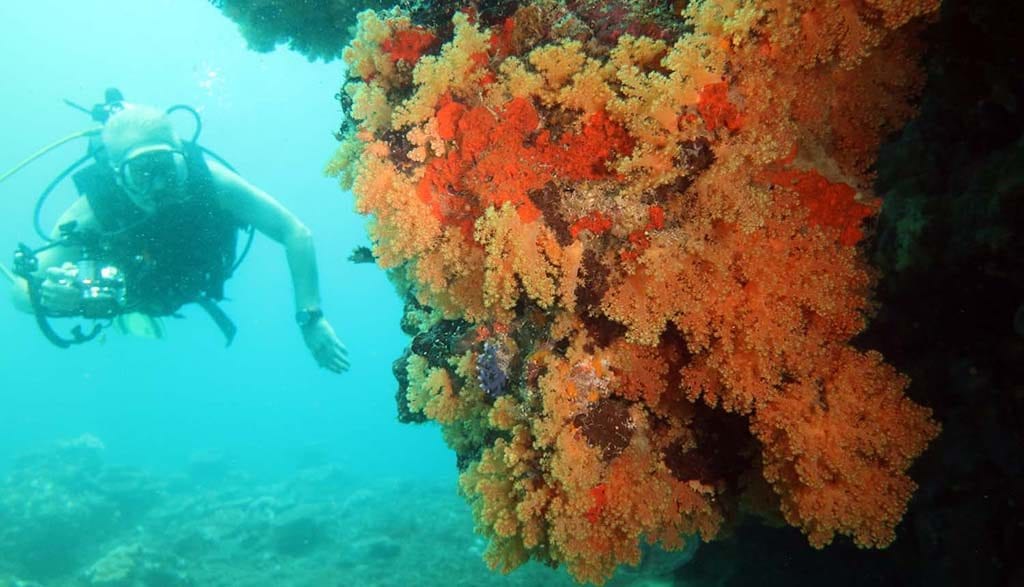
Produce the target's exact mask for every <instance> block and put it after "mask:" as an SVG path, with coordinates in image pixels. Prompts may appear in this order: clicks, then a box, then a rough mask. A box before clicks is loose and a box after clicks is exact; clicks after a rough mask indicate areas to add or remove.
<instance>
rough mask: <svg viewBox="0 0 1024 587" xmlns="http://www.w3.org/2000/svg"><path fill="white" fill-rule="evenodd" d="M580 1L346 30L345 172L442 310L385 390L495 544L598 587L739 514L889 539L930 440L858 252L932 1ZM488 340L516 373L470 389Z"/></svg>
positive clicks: (401, 265)
mask: <svg viewBox="0 0 1024 587" xmlns="http://www.w3.org/2000/svg"><path fill="white" fill-rule="evenodd" d="M591 4H593V3H589V2H584V3H565V2H560V1H558V0H544V1H543V2H540V1H537V2H529V1H528V2H519V3H509V6H512V5H515V6H517V8H515V9H514V10H515V11H514V12H509V13H508V14H504V13H502V14H489V15H488V18H487V19H486V20H487V21H488V22H495V23H498V24H496V25H495V26H493V27H490V28H488V27H487V26H485V25H483V24H482V22H481V21H482V20H484V19H480V18H477V15H476V13H475V12H474V11H473V10H468V11H465V12H457V13H455V16H454V17H453V19H452V22H451V23H450V24H449V23H435V25H436V26H433V25H420V26H413V25H412V24H411V21H410V19H408V18H406V17H403V16H401V15H400V13H399V12H395V13H391V14H390V15H389V16H387V17H380V16H374V15H363V16H362V17H361V22H362V23H363V25H362V29H361V30H360V33H359V35H358V36H357V38H356V40H355V41H354V42H353V45H352V48H351V50H350V51H349V52H347V59H348V60H349V63H350V65H351V71H352V75H354V76H356V79H353V80H351V81H350V82H349V84H348V87H347V89H346V92H345V95H346V96H349V97H351V98H352V114H353V116H354V117H355V118H356V119H357V120H356V122H357V128H356V129H355V130H354V131H353V133H351V135H350V136H349V137H348V139H347V142H346V143H345V145H344V146H343V148H342V149H341V150H339V159H338V161H337V162H336V164H334V165H332V166H331V167H332V169H334V170H336V171H338V172H340V173H341V174H342V176H343V178H344V181H345V182H346V185H348V184H349V183H351V185H352V186H353V191H354V192H355V195H356V201H357V207H358V209H359V211H360V212H362V213H364V214H367V215H369V216H370V217H371V218H372V222H371V223H370V234H371V237H372V238H373V239H374V244H375V246H376V252H377V257H378V260H379V262H380V263H381V265H382V266H384V267H386V268H389V269H391V276H392V278H393V279H394V280H395V281H396V283H397V284H398V285H399V288H400V292H401V293H402V294H403V295H404V296H406V302H407V307H408V308H410V309H409V310H408V311H409V312H410V313H423V312H428V313H429V315H430V316H431V319H429V320H416V321H413V320H409V321H408V322H409V323H415V325H416V342H415V343H414V344H413V351H414V352H410V355H409V356H408V358H407V359H406V363H407V368H406V375H407V377H406V384H407V385H406V389H404V391H403V394H404V397H405V398H406V401H407V403H408V406H409V408H411V409H412V410H413V411H418V412H419V413H422V414H425V415H426V416H428V417H429V418H431V419H433V420H435V421H437V422H439V423H440V424H441V425H442V428H443V431H444V434H445V439H446V441H448V442H449V444H450V445H451V446H452V447H453V448H454V449H455V450H456V452H457V453H458V456H459V462H460V467H462V469H463V472H462V476H461V487H462V490H463V492H464V493H465V495H466V497H467V499H468V500H469V501H470V502H471V503H472V505H473V510H474V514H475V517H476V519H477V524H478V530H479V531H480V532H481V533H482V534H483V535H484V536H486V537H487V538H488V539H489V541H490V544H489V547H488V550H487V553H486V555H485V558H486V559H487V561H488V563H489V564H490V565H491V567H492V568H495V569H498V570H500V571H503V572H508V571H511V570H512V569H514V568H515V567H516V566H518V565H520V564H522V563H524V562H525V561H527V560H529V559H531V558H534V559H538V560H541V561H544V562H546V563H548V564H553V565H557V564H565V565H566V566H567V567H568V569H569V571H570V573H572V574H573V576H575V577H576V578H577V579H579V580H584V581H592V582H597V583H600V582H603V581H605V580H607V579H608V578H609V577H610V576H611V575H612V573H613V572H614V571H615V568H616V567H617V566H618V565H620V564H635V563H636V562H638V560H639V558H640V552H641V550H640V540H641V539H642V538H641V537H645V538H646V539H647V540H648V541H651V542H654V543H657V544H659V545H660V546H661V547H663V548H667V549H675V548H680V547H682V546H683V544H684V543H685V542H686V541H687V540H690V539H692V537H693V535H696V534H699V535H700V536H701V537H702V538H703V539H713V538H714V537H715V536H716V534H717V533H718V532H719V530H720V528H722V527H723V526H724V525H726V524H728V523H731V522H732V521H733V519H734V517H735V516H736V515H737V512H739V511H740V507H739V504H740V502H741V501H742V502H744V503H746V504H748V505H749V504H757V507H759V508H762V509H763V510H765V511H764V512H763V513H766V514H768V515H773V516H775V517H776V518H778V517H779V516H780V514H781V517H782V518H784V519H785V520H786V521H787V522H788V523H790V524H792V525H793V526H796V527H798V528H800V529H801V530H803V531H804V532H805V533H806V534H807V535H808V539H809V541H810V542H811V544H812V545H814V546H822V545H824V544H826V543H828V542H829V541H830V540H832V539H833V537H834V536H835V535H836V534H839V535H845V536H849V537H851V538H852V539H853V540H854V542H855V543H857V544H858V545H861V546H865V547H882V546H885V545H886V544H888V543H889V542H891V541H892V539H893V536H894V529H895V526H896V524H897V523H898V522H899V519H900V517H901V516H902V512H903V510H904V509H905V508H906V505H907V501H908V500H909V498H910V495H911V493H912V491H913V488H914V485H913V482H912V481H911V480H910V479H909V477H908V476H907V469H908V467H909V466H910V464H911V462H912V461H913V460H914V458H916V456H917V455H919V454H920V453H921V451H922V450H924V448H925V446H926V445H927V444H928V442H929V441H930V440H931V439H932V438H933V437H934V436H935V434H936V433H937V431H938V427H937V425H936V424H935V423H934V422H932V420H931V419H930V414H929V412H928V410H926V409H925V408H922V407H920V406H918V405H917V404H915V403H913V402H911V401H910V400H908V399H907V398H906V397H905V396H904V395H903V393H904V390H905V388H906V387H907V381H906V379H905V378H904V377H903V376H901V375H900V374H899V373H898V372H897V371H896V370H895V369H893V368H892V367H890V366H888V365H887V364H885V362H884V361H883V360H882V358H881V357H880V356H879V355H878V354H877V353H874V352H870V351H867V352H865V351H862V350H859V349H856V348H854V347H853V346H852V345H851V339H852V338H853V337H854V336H855V335H856V334H857V333H859V332H861V331H862V330H863V328H864V326H865V324H866V321H867V319H868V317H869V316H870V314H871V310H872V301H871V298H870V294H871V287H872V285H873V278H872V272H871V270H870V268H869V267H868V266H867V264H866V262H865V259H864V256H863V253H862V251H861V250H860V249H859V248H858V247H860V246H861V244H862V243H863V242H864V240H865V239H868V238H870V233H869V231H868V228H867V226H868V225H869V222H868V221H869V220H870V219H871V218H872V217H873V216H874V215H875V214H877V213H878V209H879V206H878V201H877V199H876V198H874V196H873V195H872V194H871V193H870V189H869V186H870V185H871V172H870V169H871V164H872V162H873V158H874V153H875V152H876V150H877V148H878V145H879V143H880V141H881V140H882V137H883V136H885V134H886V133H888V132H890V131H892V130H894V129H895V128H897V127H898V125H899V124H901V123H902V122H903V121H905V120H906V119H907V118H908V117H909V116H910V114H911V113H912V104H911V98H912V97H913V95H914V93H915V92H916V91H917V90H918V89H919V88H920V82H921V76H920V73H919V72H918V71H917V70H916V68H915V65H914V63H915V60H914V58H915V56H916V55H917V54H918V51H919V47H918V46H917V45H916V44H915V42H914V41H913V40H912V37H913V32H914V30H915V27H916V26H917V23H919V22H920V21H921V19H922V17H924V16H926V15H928V14H930V13H932V12H934V11H935V9H936V7H937V1H935V0H885V1H882V0H871V1H864V2H854V1H852V0H827V1H826V2H824V3H822V2H814V1H811V0H790V1H787V0H747V1H744V2H724V1H713V0H706V1H703V2H690V3H688V4H687V8H686V9H685V10H684V14H683V15H682V18H681V17H680V15H678V14H672V13H671V12H669V11H668V9H667V8H666V9H664V10H665V12H664V13H658V14H653V15H637V14H636V13H635V11H634V9H633V7H632V5H628V6H627V5H626V3H622V2H614V1H613V2H606V3H604V4H606V5H607V6H606V8H607V10H603V11H600V13H596V12H593V11H592V10H591ZM511 10H513V9H512V8H509V9H508V10H507V12H508V11H511ZM574 11H578V12H574ZM609 18H610V19H612V20H611V21H609V20H608V19H609ZM615 18H620V19H623V20H624V22H616V21H614V19H615ZM631 18H632V19H637V18H640V19H641V20H642V22H640V21H638V22H630V21H629V19H631ZM622 31H627V32H628V34H621V32H622ZM434 37H436V38H437V41H436V43H435V41H434ZM565 39H572V40H568V41H567V40H565ZM418 306H426V308H425V309H424V308H422V307H418ZM417 315H419V314H417ZM406 326H408V324H407V325H406ZM485 347H486V348H487V349H489V352H491V353H492V354H493V353H494V352H496V351H495V349H500V352H501V353H502V360H501V361H492V363H490V364H488V365H489V366H488V369H491V370H493V369H501V370H502V371H501V373H500V375H502V376H503V377H504V378H505V379H503V381H507V382H508V384H507V385H506V386H504V387H502V388H500V389H495V390H492V391H490V392H487V393H485V392H484V391H483V390H482V389H481V387H480V385H479V379H478V375H479V374H478V373H477V372H476V367H475V365H476V358H477V357H480V356H482V353H484V349H485ZM492 356H493V355H492ZM769 492H770V493H771V495H768V493H769Z"/></svg>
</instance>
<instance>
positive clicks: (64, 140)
mask: <svg viewBox="0 0 1024 587" xmlns="http://www.w3.org/2000/svg"><path fill="white" fill-rule="evenodd" d="M102 130H103V127H102V126H97V127H94V128H89V129H86V130H83V131H79V132H76V133H73V134H70V135H68V136H66V137H64V138H62V139H60V140H58V141H54V142H53V143H50V144H49V145H46V146H45V147H43V148H42V149H39V150H38V151H36V152H35V153H33V154H32V155H30V156H29V157H28V158H27V159H25V160H24V161H22V162H21V163H18V164H17V165H15V166H14V168H12V169H11V170H10V171H7V172H6V173H4V174H3V175H0V183H3V182H4V181H6V180H7V178H9V177H11V176H12V175H14V174H15V173H17V172H19V171H21V170H22V169H24V168H25V167H27V166H28V165H29V164H30V163H32V162H33V161H35V160H36V159H38V158H40V157H42V156H43V155H45V154H47V153H49V152H50V151H52V150H54V149H56V148H57V147H60V146H61V145H63V144H65V143H70V142H71V141H73V140H75V139H81V138H83V137H91V136H95V135H98V134H100V131H102Z"/></svg>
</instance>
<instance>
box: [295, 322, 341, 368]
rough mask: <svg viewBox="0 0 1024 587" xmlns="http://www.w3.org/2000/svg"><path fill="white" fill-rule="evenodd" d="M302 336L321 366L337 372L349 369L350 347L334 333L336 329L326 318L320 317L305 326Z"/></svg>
mask: <svg viewBox="0 0 1024 587" xmlns="http://www.w3.org/2000/svg"><path fill="white" fill-rule="evenodd" d="M302 338H303V339H304V340H305V341H306V347H307V348H308V349H309V351H310V352H311V353H313V358H315V359H316V362H317V363H318V364H319V365H320V366H321V367H323V368H324V369H330V370H331V371H333V372H335V373H344V372H345V371H348V368H349V362H348V349H346V348H345V345H344V344H342V342H341V340H340V339H338V335H336V334H334V329H333V328H331V325H330V323H329V322H327V319H326V318H320V319H319V320H317V321H316V322H314V323H312V324H310V325H309V326H306V327H305V328H303V329H302Z"/></svg>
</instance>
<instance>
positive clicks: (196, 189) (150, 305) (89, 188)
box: [74, 143, 242, 319]
mask: <svg viewBox="0 0 1024 587" xmlns="http://www.w3.org/2000/svg"><path fill="white" fill-rule="evenodd" d="M183 151H184V153H185V161H186V165H187V168H188V179H187V180H186V185H185V190H186V191H187V193H188V194H189V197H188V198H187V199H185V200H183V201H182V202H180V203H175V204H172V205H168V206H167V207H165V208H161V209H159V210H158V211H156V212H154V213H153V214H151V215H149V216H147V215H146V214H145V213H144V212H143V211H142V210H140V209H139V208H138V207H137V206H136V205H135V204H134V203H133V202H132V201H131V199H130V198H129V197H128V194H127V193H125V191H124V189H123V188H121V187H120V186H119V185H118V183H117V181H116V178H115V175H114V170H113V169H112V168H111V167H110V166H109V165H107V164H106V163H104V162H97V163H94V164H92V165H90V166H89V167H87V168H85V169H83V170H82V171H79V172H78V173H76V174H75V176H74V182H75V186H76V187H77V189H78V192H79V193H80V194H81V195H82V196H83V197H85V198H86V199H87V200H88V202H89V206H90V208H92V212H93V214H94V216H95V218H96V221H97V223H98V225H99V234H98V235H97V236H98V239H99V242H100V246H101V248H102V250H103V251H104V254H105V255H106V258H105V259H104V261H106V262H108V263H110V264H112V265H115V266H117V267H118V268H119V269H120V270H121V271H122V273H123V275H124V276H125V284H126V298H127V306H126V311H133V312H142V313H145V314H149V315H151V316H166V315H171V314H174V313H176V312H177V311H178V309H179V308H181V306H183V305H185V304H189V303H193V302H195V303H200V304H201V305H203V307H204V309H207V311H211V310H210V308H209V305H211V304H212V301H219V300H222V299H223V298H224V282H225V281H226V280H227V279H228V278H229V277H231V272H232V269H233V267H234V263H235V255H236V250H237V237H238V231H239V230H240V229H241V228H242V227H241V226H240V225H239V223H238V222H237V220H235V219H234V217H233V216H232V215H231V214H230V213H228V212H227V211H225V210H223V209H221V208H220V206H219V205H218V204H217V202H216V200H215V198H214V193H213V191H214V185H213V175H212V173H211V172H210V168H209V166H208V165H207V163H206V161H205V159H204V157H203V153H202V150H201V149H200V148H199V147H198V146H196V145H195V144H194V143H185V145H184V148H183ZM211 314H212V312H211ZM214 318H215V319H216V318H217V317H216V316H215V317H214Z"/></svg>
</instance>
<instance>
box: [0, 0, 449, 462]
mask: <svg viewBox="0 0 1024 587" xmlns="http://www.w3.org/2000/svg"><path fill="white" fill-rule="evenodd" d="M0 23H2V26H3V30H4V34H3V36H2V37H0V43H2V44H3V46H2V54H3V55H4V58H3V61H4V67H3V76H4V83H3V85H4V88H5V91H4V92H3V98H2V100H3V107H2V108H0V128H3V139H2V141H0V167H3V168H5V169H6V168H8V167H11V166H13V165H14V164H15V163H16V162H18V161H20V160H21V159H22V158H24V157H25V156H27V155H28V154H30V153H32V152H34V151H35V150H36V149H38V148H40V147H41V146H43V145H45V144H47V143H49V142H51V141H53V140H55V139H57V138H59V137H62V136H65V135H67V134H69V133H71V132H73V131H76V130H81V129H83V128H86V127H88V126H90V125H91V124H92V122H91V121H90V119H89V117H88V116H86V115H84V114H82V113H80V112H78V111H76V110H73V109H71V108H69V107H67V106H65V105H64V104H63V103H62V99H64V98H68V99H71V100H73V101H75V102H77V103H80V104H83V105H86V106H91V105H92V104H93V103H95V102H98V101H102V96H103V91H104V90H105V89H106V88H107V87H108V86H114V87H117V88H119V89H120V90H121V91H122V92H123V93H124V95H125V98H126V99H127V100H128V101H134V102H140V103H146V104H152V105H155V106H158V107H167V106H170V105H172V104H177V103H186V104H190V105H192V106H194V107H195V108H197V109H198V110H199V111H200V112H201V113H202V116H203V120H204V130H203V135H202V137H201V143H202V144H204V145H205V146H207V147H209V148H212V149H214V150H215V151H217V152H218V153H220V154H221V155H223V156H224V157H225V158H227V159H228V160H229V161H230V162H231V163H233V164H234V166H235V167H237V168H238V170H239V171H240V172H241V173H242V174H243V175H244V176H245V177H247V178H248V179H249V180H250V181H252V182H253V183H255V184H257V185H259V186H260V187H262V188H263V189H265V190H266V191H268V192H269V193H271V194H272V195H274V196H275V197H276V198H278V199H279V200H280V201H281V202H282V203H284V204H285V205H286V206H287V207H288V208H289V209H291V210H292V211H293V212H295V213H296V214H297V215H298V216H299V217H300V218H301V219H302V220H303V221H304V222H305V223H306V224H307V226H309V227H310V228H311V229H312V231H313V233H314V235H315V238H316V246H317V251H318V257H319V265H320V273H321V289H322V294H323V298H324V310H325V312H326V314H327V316H328V317H329V318H330V319H331V321H332V322H333V324H334V326H335V328H336V330H337V331H338V333H339V335H340V336H341V338H342V340H343V341H344V342H345V344H346V345H347V346H348V348H349V351H350V356H351V359H352V364H353V368H352V370H351V371H350V372H349V373H348V374H345V375H343V376H340V377H339V376H334V375H331V374H329V373H327V372H326V371H321V370H319V369H318V368H317V367H316V365H315V364H314V362H313V360H312V358H311V357H310V355H309V354H308V353H307V351H306V348H305V347H304V345H303V344H302V340H301V338H300V336H299V332H298V329H297V328H296V327H295V325H294V322H293V306H292V301H291V287H290V285H289V281H288V269H287V264H286V262H285V258H284V255H283V250H282V249H281V248H280V246H278V245H277V244H276V243H274V242H273V241H270V240H269V239H267V238H266V237H259V238H257V240H256V244H255V246H254V249H253V251H252V254H251V255H250V256H249V259H248V260H247V262H246V263H245V264H244V265H243V266H242V267H241V269H240V270H239V271H238V272H237V274H236V276H235V278H234V279H232V280H231V281H230V282H229V284H228V287H227V295H228V297H229V298H230V301H228V302H227V303H225V304H224V308H225V310H226V311H227V312H228V313H229V314H230V315H231V316H232V317H233V318H234V320H235V321H236V322H237V324H238V326H239V330H240V333H239V336H238V337H237V339H236V341H235V344H234V345H233V346H232V347H231V348H229V349H225V348H224V345H223V340H222V338H221V336H220V334H219V333H218V332H217V330H216V329H215V327H214V325H213V324H212V322H210V321H209V320H208V319H207V318H206V317H205V316H204V315H203V313H202V312H201V310H198V309H197V308H195V307H189V308H187V309H186V311H185V314H186V316H187V318H186V319H184V320H173V319H172V320H168V321H167V327H168V332H169V336H168V338H167V340H166V341H162V342H150V341H144V340H138V339H128V338H126V337H123V336H120V335H117V334H115V333H110V334H109V335H107V337H106V340H105V342H104V343H103V344H90V345H86V346H83V347H79V348H75V349H72V350H69V351H61V350H58V349H57V348H55V347H53V346H51V345H50V344H49V343H48V342H47V341H46V340H45V339H44V338H43V337H42V336H41V335H40V334H39V332H38V331H37V330H36V327H35V325H34V323H33V321H32V319H31V317H29V316H27V315H22V314H19V313H17V312H15V310H13V309H12V308H11V307H10V306H9V305H6V304H5V305H3V306H0V322H2V324H3V325H4V334H3V338H2V339H0V349H2V352H0V373H2V375H0V377H2V379H0V381H2V384H0V394H2V395H0V406H2V408H0V429H2V430H3V437H2V441H0V463H2V464H7V463H9V461H10V458H11V457H12V455H16V454H18V453H21V452H24V451H26V450H31V449H34V448H37V447H39V446H42V445H45V444H47V443H50V442H52V441H53V440H54V439H59V438H64V437H74V436H78V435H79V434H82V433H86V432H88V433H91V434H93V435H95V436H97V437H98V438H101V439H102V440H103V442H104V443H105V445H106V446H107V451H106V452H107V456H108V458H110V459H114V460H117V461H119V462H125V463H131V464H136V465H144V466H146V467H151V468H156V469H163V470H173V469H175V468H177V467H180V466H181V465H182V464H184V463H186V462H187V461H188V459H189V458H190V455H193V454H195V453H197V452H200V451H211V450H215V451H223V452H225V453H228V454H231V455H233V458H236V459H237V460H238V462H239V463H240V464H244V466H245V467H247V468H249V469H251V470H253V471H257V472H259V473H261V474H264V473H265V474H267V475H278V474H281V473H282V472H285V471H288V470H289V468H290V467H293V465H294V462H295V455H296V453H297V452H300V451H301V450H302V449H303V447H306V446H317V447H319V449H320V450H322V451H324V452H326V453H327V454H328V455H329V456H330V458H331V459H334V460H336V461H337V462H339V463H343V464H344V466H345V467H347V468H348V469H350V470H351V471H353V472H357V473H359V474H367V475H417V476H419V475H428V476H445V477H450V476H452V470H453V467H452V466H451V465H452V458H451V457H450V455H449V454H448V451H447V450H446V449H445V448H444V446H443V443H442V442H441V440H440V439H439V435H438V433H437V431H436V430H434V429H430V428H414V427H408V426H400V425H399V424H398V423H397V422H396V421H395V420H394V417H393V414H394V407H393V405H394V400H393V389H394V383H393V378H392V376H391V361H392V360H393V359H394V358H395V357H397V356H398V355H400V354H401V350H402V348H403V347H404V345H405V344H406V340H405V337H404V335H403V334H402V333H401V331H400V330H399V327H398V321H399V317H400V310H401V306H400V304H399V302H398V300H397V298H396V296H394V295H393V290H392V288H391V286H390V285H389V284H388V282H387V281H386V279H385V278H384V275H383V273H382V272H380V271H379V270H377V269H376V268H374V267H373V266H372V265H353V264H351V263H349V262H348V261H346V257H347V256H348V254H349V252H350V251H351V249H352V248H353V247H355V246H358V245H361V244H365V243H366V239H365V234H364V231H363V220H362V219H361V218H360V217H359V216H357V215H356V214H355V213H354V212H353V210H352V207H353V204H352V197H351V194H347V193H343V192H341V191H340V189H338V187H337V186H336V185H335V183H334V181H333V180H331V179H327V178H324V177H323V176H322V173H321V169H322V167H323V165H324V163H325V162H326V160H327V159H328V158H329V157H330V155H331V153H332V150H333V148H334V145H335V140H334V138H333V137H332V135H331V132H332V130H334V126H335V125H336V124H337V123H339V122H340V116H341V115H340V109H339V107H338V105H337V104H336V103H335V101H334V100H333V96H334V94H335V93H336V92H337V88H338V87H339V86H340V81H341V79H342V76H343V69H342V67H343V66H342V65H340V64H338V63H334V64H329V65H324V64H322V63H316V64H311V63H308V62H307V61H306V60H305V59H303V58H302V57H300V56H297V55H295V54H292V53H289V52H287V51H283V50H282V51H278V52H276V53H273V54H269V55H263V54H257V53H253V52H251V51H248V50H247V49H246V47H245V43H244V41H243V40H242V38H241V36H240V35H239V34H238V33H237V31H236V30H235V26H234V24H233V23H231V22H230V21H229V20H228V19H226V18H224V17H223V16H222V15H221V14H220V13H219V12H218V11H217V10H215V9H214V8H213V7H211V6H209V5H208V4H207V3H206V2H199V1H189V2H171V1H168V0H163V1H161V0H146V1H144V2H139V1H128V0H104V1H89V2H65V1H61V0H48V1H40V2H30V3H29V2H26V3H11V2H6V3H4V4H3V7H2V8H0ZM176 121H177V122H180V124H181V125H182V128H183V132H184V133H186V134H187V133H188V132H189V129H190V128H191V126H190V125H191V122H190V121H189V119H188V117H187V116H181V117H180V118H176ZM84 149H85V145H84V142H83V141H79V142H78V143H75V144H73V145H68V146H65V147H64V148H62V149H60V150H58V151H56V152H54V153H52V154H50V155H48V156H47V157H46V158H44V159H42V160H40V161H38V162H36V163H35V164H33V165H32V166H31V167H29V168H27V169H26V170H24V171H23V172H21V173H20V174H18V175H16V176H15V177H14V178H12V179H11V180H9V181H8V182H6V183H5V184H3V185H2V186H0V206H2V214H0V234H2V235H3V239H2V240H3V242H2V247H3V248H4V249H5V250H8V251H13V248H14V246H15V245H16V243H17V242H19V241H22V240H25V241H27V242H29V243H30V244H36V243H38V240H37V239H35V238H34V235H33V233H32V229H31V224H30V222H31V214H32V207H33V205H34V203H35V199H36V195H37V194H38V193H39V192H40V191H41V190H42V189H43V188H44V187H45V185H46V184H47V183H48V182H49V181H50V179H51V178H52V177H53V176H54V175H56V174H57V173H58V172H59V171H60V170H62V169H63V168H64V167H65V166H66V165H68V164H69V163H70V162H72V161H74V160H75V159H76V158H78V157H79V156H80V155H81V154H82V153H83V151H84ZM74 197H75V194H74V189H73V186H72V185H71V182H70V181H69V182H66V183H65V184H64V185H62V186H61V188H60V189H59V190H58V191H57V192H56V193H55V194H54V196H53V197H52V198H51V202H50V205H48V207H47V208H46V210H45V212H44V224H45V225H46V226H47V227H48V226H49V225H51V224H52V223H53V222H54V221H55V220H56V218H57V215H58V214H59V213H60V211H61V210H62V209H63V208H64V207H65V206H66V205H68V204H69V203H70V202H71V201H72V200H73V198H74ZM9 260H10V256H9V255H8V254H7V253H4V255H3V261H4V262H5V263H8V262H9ZM5 283H6V282H5ZM62 327H64V328H66V327H67V325H62Z"/></svg>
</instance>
